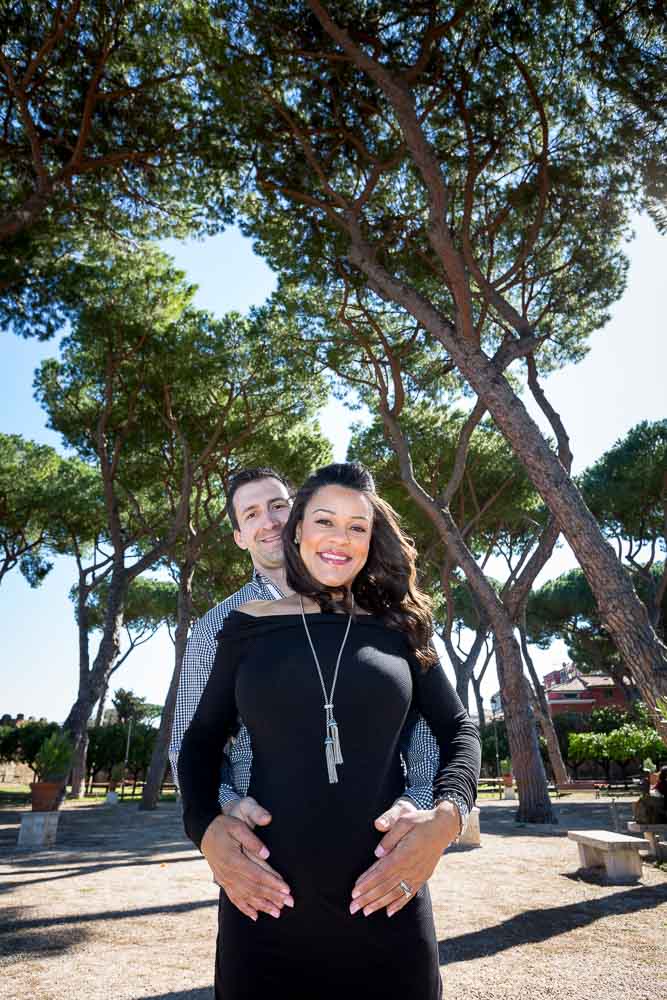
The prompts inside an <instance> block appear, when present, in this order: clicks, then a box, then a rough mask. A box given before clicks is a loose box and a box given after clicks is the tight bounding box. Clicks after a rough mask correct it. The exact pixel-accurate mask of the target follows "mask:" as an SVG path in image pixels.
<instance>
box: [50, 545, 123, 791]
mask: <svg viewBox="0 0 667 1000" xmlns="http://www.w3.org/2000/svg"><path fill="white" fill-rule="evenodd" d="M128 582H129V581H128V580H127V575H126V573H125V572H124V568H123V566H122V563H121V564H120V566H118V565H116V566H115V567H114V571H113V574H112V577H111V582H110V585H109V596H108V603H107V607H106V611H105V615H104V626H103V631H102V639H101V640H100V645H99V648H98V651H97V656H96V657H95V660H94V662H93V666H92V669H89V666H88V660H89V654H88V632H89V629H88V608H87V607H86V604H85V597H83V596H82V597H80V599H79V607H78V619H79V692H78V695H77V699H76V701H75V702H74V704H73V705H72V708H71V709H70V712H69V715H68V716H67V718H66V719H65V722H64V723H63V729H64V730H65V731H66V732H68V733H69V734H70V736H71V737H72V739H73V741H74V759H75V762H76V766H75V771H74V772H73V777H72V790H71V792H70V798H73V799H78V798H81V797H82V795H83V780H84V778H85V774H86V753H87V750H88V734H87V727H88V719H89V718H90V715H91V712H92V710H93V706H94V705H95V702H96V701H98V700H99V698H100V695H101V693H102V691H103V690H104V689H105V687H106V685H107V683H108V680H109V675H110V674H111V671H112V668H113V662H114V660H115V659H116V657H117V656H118V653H119V650H120V630H121V627H122V624H123V612H124V605H125V595H126V593H127V587H128ZM80 589H81V588H80Z"/></svg>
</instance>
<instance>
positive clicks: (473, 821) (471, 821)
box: [457, 806, 482, 847]
mask: <svg viewBox="0 0 667 1000" xmlns="http://www.w3.org/2000/svg"><path fill="white" fill-rule="evenodd" d="M457 843H459V844H463V845H464V846H465V847H481V846H482V845H481V844H480V840H479V809H478V808H477V806H475V807H474V808H473V809H471V810H470V815H469V816H468V825H467V827H466V829H465V833H462V834H461V836H460V837H459V839H458V841H457Z"/></svg>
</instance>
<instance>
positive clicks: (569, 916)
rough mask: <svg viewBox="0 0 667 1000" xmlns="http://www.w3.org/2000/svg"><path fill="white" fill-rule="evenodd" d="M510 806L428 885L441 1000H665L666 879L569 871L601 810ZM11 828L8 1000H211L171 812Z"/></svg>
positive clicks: (2, 869)
mask: <svg viewBox="0 0 667 1000" xmlns="http://www.w3.org/2000/svg"><path fill="white" fill-rule="evenodd" d="M512 810H513V806H512V804H511V803H504V802H494V803H485V804H484V805H483V806H482V824H481V825H482V844H483V846H482V847H481V848H480V849H464V848H453V849H451V850H450V851H448V852H447V854H446V855H445V857H444V858H443V860H442V862H441V863H440V865H439V867H438V870H437V872H436V873H435V875H434V877H433V879H432V881H431V890H432V895H433V900H434V907H435V915H436V927H437V931H438V938H439V941H440V953H441V963H442V972H443V979H444V983H445V996H446V997H451V998H453V997H455V996H456V997H459V996H461V997H464V998H466V1000H516V998H522V1000H523V998H525V1000H664V998H665V997H667V963H666V962H665V958H664V955H665V942H666V941H667V872H665V871H660V870H658V869H657V868H655V867H652V866H648V865H645V866H644V869H643V875H642V879H641V881H640V882H639V883H638V884H637V885H633V886H608V885H605V884H603V883H602V881H601V879H600V878H599V877H598V876H597V875H595V874H589V875H587V876H585V877H583V876H582V875H577V874H576V869H577V852H576V847H575V845H574V844H573V843H571V842H570V841H568V840H567V839H566V838H565V831H566V830H567V829H568V828H569V829H576V828H578V829H585V828H591V827H598V828H606V829H611V828H612V816H611V814H610V810H609V806H608V804H607V803H606V802H592V801H586V800H583V798H582V800H578V799H577V800H575V799H574V798H566V799H562V800H561V802H560V803H559V804H558V806H557V810H558V812H559V817H560V824H559V827H558V828H553V829H549V830H543V829H541V828H530V827H517V825H516V824H515V823H514V821H513V818H512ZM619 813H620V817H619V818H620V819H621V820H623V821H624V820H625V819H627V818H629V806H628V804H627V803H623V804H621V805H620V806H619ZM19 821H20V811H18V810H9V809H6V808H5V809H2V810H0V888H1V890H2V899H1V900H0V907H1V908H0V997H1V998H2V1000H16V998H26V1000H27V998H30V1000H33V998H34V1000H74V998H77V1000H78V998H81V1000H139V998H143V1000H210V998H211V996H212V992H211V978H212V961H213V947H214V940H215V923H216V903H217V890H216V889H215V887H214V886H213V885H212V883H211V880H210V875H209V872H208V868H207V866H206V864H205V862H204V861H203V859H202V858H201V857H200V856H199V854H198V852H196V851H194V850H193V849H192V847H191V845H190V844H189V843H188V842H187V841H186V840H185V838H184V836H183V834H182V831H181V825H180V819H179V815H178V807H177V806H175V805H162V806H161V807H160V809H159V810H157V811H156V812H154V813H140V812H139V811H138V810H137V808H136V806H135V805H122V806H116V807H108V806H103V805H88V804H86V805H75V804H67V806H66V808H65V809H64V810H63V812H62V815H61V819H60V829H59V838H58V846H57V848H56V849H54V850H51V851H48V852H40V853H30V852H25V851H18V850H17V848H16V836H17V829H18V823H19ZM267 1000H270V998H267ZM313 1000H317V998H316V997H313ZM349 1000H357V998H355V997H354V996H353V993H352V992H351V993H350V996H349ZM358 1000H363V998H362V997H360V998H358ZM387 1000H394V998H391V997H388V998H387ZM396 1000H399V998H396Z"/></svg>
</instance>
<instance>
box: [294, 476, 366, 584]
mask: <svg viewBox="0 0 667 1000" xmlns="http://www.w3.org/2000/svg"><path fill="white" fill-rule="evenodd" d="M372 530H373V508H372V506H371V503H370V501H369V500H368V499H367V497H366V496H365V495H364V494H363V493H359V491H358V490H349V489H346V488H345V487H344V486H322V487H321V488H320V489H319V490H318V491H317V493H315V494H313V496H312V497H311V498H310V501H309V502H308V504H307V505H306V509H305V510H304V513H303V521H302V522H301V523H300V524H298V525H297V528H296V535H295V537H296V540H297V542H298V543H299V551H300V553H301V558H302V560H303V562H304V565H305V566H306V569H307V570H308V572H309V573H310V575H311V576H312V577H314V578H315V579H316V580H318V581H319V582H320V583H323V584H324V585H325V586H327V587H333V588H340V589H343V588H346V587H349V586H350V584H351V583H352V581H353V580H354V578H355V576H356V575H357V573H358V572H359V571H360V570H361V569H362V568H363V566H364V564H365V562H366V559H367V558H368V547H369V545H370V542H371V532H372Z"/></svg>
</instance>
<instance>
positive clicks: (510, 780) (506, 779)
mask: <svg viewBox="0 0 667 1000" xmlns="http://www.w3.org/2000/svg"><path fill="white" fill-rule="evenodd" d="M502 777H503V785H504V786H505V788H512V786H513V785H514V777H513V776H512V775H511V774H503V776H502Z"/></svg>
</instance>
